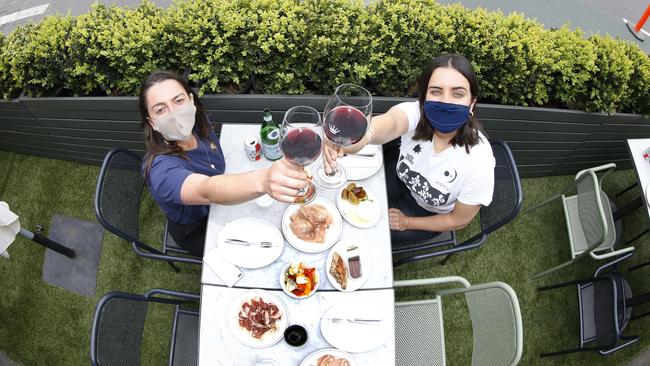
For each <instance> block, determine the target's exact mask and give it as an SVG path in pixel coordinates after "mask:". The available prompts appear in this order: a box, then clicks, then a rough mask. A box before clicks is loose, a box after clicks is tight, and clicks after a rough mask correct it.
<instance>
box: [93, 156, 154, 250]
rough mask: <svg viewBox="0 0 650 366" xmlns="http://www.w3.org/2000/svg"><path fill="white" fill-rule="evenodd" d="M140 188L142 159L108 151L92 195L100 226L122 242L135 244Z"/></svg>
mask: <svg viewBox="0 0 650 366" xmlns="http://www.w3.org/2000/svg"><path fill="white" fill-rule="evenodd" d="M143 187H144V178H143V177H142V158H141V157H140V156H138V155H137V154H136V153H134V152H132V151H130V150H128V149H124V148H114V149H112V150H111V151H109V152H108V154H106V157H105V158H104V163H103V164H102V168H101V170H100V172H99V178H98V179H97V190H96V191H95V215H96V216H97V220H98V221H99V223H100V224H101V225H102V226H103V227H104V228H105V229H106V230H108V231H110V232H112V233H113V234H115V235H117V236H119V237H121V238H122V239H124V240H127V241H129V242H134V241H137V240H138V235H139V231H138V223H139V213H140V199H141V196H142V189H143Z"/></svg>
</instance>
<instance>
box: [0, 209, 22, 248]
mask: <svg viewBox="0 0 650 366" xmlns="http://www.w3.org/2000/svg"><path fill="white" fill-rule="evenodd" d="M19 232H20V220H18V215H16V214H15V213H13V212H11V210H9V205H8V204H7V202H4V201H0V256H4V257H6V258H9V253H8V252H7V248H8V247H9V244H11V243H13V241H14V239H16V234H18V233H19Z"/></svg>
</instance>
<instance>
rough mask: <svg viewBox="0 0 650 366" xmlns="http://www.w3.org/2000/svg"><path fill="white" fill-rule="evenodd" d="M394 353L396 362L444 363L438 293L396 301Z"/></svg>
mask: <svg viewBox="0 0 650 366" xmlns="http://www.w3.org/2000/svg"><path fill="white" fill-rule="evenodd" d="M395 357H396V364H397V365H427V366H428V365H436V366H438V365H439V366H443V365H445V363H446V361H445V337H444V326H443V322H442V302H441V301H440V297H437V298H436V299H435V300H425V301H413V302H401V303H397V304H395Z"/></svg>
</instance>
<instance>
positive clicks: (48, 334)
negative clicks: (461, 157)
mask: <svg viewBox="0 0 650 366" xmlns="http://www.w3.org/2000/svg"><path fill="white" fill-rule="evenodd" d="M98 173H99V168H98V167H95V166H86V165H80V164H75V163H71V162H64V161H59V160H51V159H44V158H38V157H33V156H26V155H19V154H13V153H8V152H0V200H2V201H7V202H8V203H9V205H10V207H11V209H12V210H13V211H14V212H16V213H17V214H18V215H20V216H21V223H22V226H23V227H25V228H28V229H34V226H35V225H36V224H45V225H49V223H50V220H51V218H52V216H53V215H54V214H57V213H59V214H63V215H68V216H72V217H76V218H79V219H82V220H88V221H95V215H94V212H93V196H94V191H95V184H96V179H97V174H98ZM572 179H573V177H570V176H562V177H549V178H541V179H524V180H523V188H524V207H527V206H530V205H532V204H533V203H536V202H539V201H541V200H543V198H545V197H549V196H551V195H552V194H554V193H556V192H558V191H560V190H561V189H562V188H563V187H565V186H566V185H568V184H570V183H571V181H572ZM635 179H636V178H635V176H634V172H632V171H619V172H615V173H613V174H612V175H610V176H609V177H608V178H607V179H606V180H605V185H604V186H605V187H604V189H605V191H606V192H608V193H610V196H613V195H614V192H618V191H620V190H621V189H622V188H624V187H626V186H627V185H629V184H630V183H632V182H634V181H635ZM639 193H640V192H639V191H638V189H637V190H633V191H631V192H629V193H627V194H626V195H624V196H623V197H621V199H620V200H617V201H619V203H623V202H626V201H627V200H630V199H632V198H633V197H634V196H635V195H638V194H639ZM142 211H143V212H142V215H141V230H142V237H143V238H144V241H146V242H150V243H160V239H161V238H162V230H163V216H162V214H161V213H160V211H159V210H158V208H157V207H156V205H155V203H154V202H153V201H152V200H151V199H149V198H147V199H145V200H144V207H143V210H142ZM623 223H624V225H623V231H624V233H623V237H624V239H625V238H630V237H633V236H634V235H635V234H636V233H638V232H640V231H641V230H642V229H643V228H645V227H647V225H648V221H647V218H646V216H645V212H643V211H642V210H637V211H635V212H634V213H633V214H631V215H630V216H629V217H627V218H625V219H624V222H623ZM472 229H473V228H472V227H470V228H468V229H467V230H464V231H462V232H461V233H460V237H461V239H462V238H463V237H467V236H469V235H470V234H471V231H472ZM648 240H649V239H648V236H645V237H643V238H641V239H640V240H639V241H637V242H635V243H633V245H635V247H636V248H637V253H636V254H635V256H634V257H632V258H631V259H630V260H628V264H634V263H638V262H641V261H647V260H650V248H648V243H647V242H648ZM9 252H10V254H11V260H5V259H0V281H1V282H0V284H1V285H2V292H1V293H2V296H0V350H3V351H5V353H6V354H7V355H8V356H9V357H10V358H11V359H13V360H15V361H17V362H20V363H22V364H23V365H25V366H32V365H86V364H88V363H89V357H88V353H89V339H90V327H91V321H92V317H93V313H94V307H95V304H96V303H97V301H98V300H99V298H100V297H101V296H102V295H103V294H104V293H106V292H109V291H114V290H119V291H127V292H133V293H144V292H145V291H147V290H149V289H151V288H155V287H162V288H169V289H174V290H179V291H187V292H195V293H197V292H198V291H199V287H200V286H199V284H200V268H199V267H198V266H189V265H184V266H181V269H182V272H181V273H179V274H176V273H174V272H173V271H172V270H171V268H169V266H168V265H167V264H166V263H163V262H157V261H152V260H146V259H143V258H141V257H138V256H137V255H136V254H135V253H133V251H132V250H131V248H130V246H129V245H128V244H127V243H126V242H124V241H122V240H121V239H119V238H117V237H116V236H114V235H112V234H109V233H105V235H104V241H103V248H102V256H101V260H100V268H99V274H98V279H97V295H96V296H95V297H94V298H86V297H84V296H80V295H77V294H74V293H72V292H70V291H67V290H64V289H60V288H58V287H55V286H52V285H48V284H46V283H44V282H43V281H42V279H41V273H42V263H43V255H44V249H43V248H42V247H40V246H38V245H36V244H34V243H32V242H30V241H28V240H25V239H23V238H22V237H19V238H18V239H17V241H16V242H15V243H14V244H12V245H11V247H10V248H9ZM568 257H569V245H568V238H567V232H566V228H565V224H564V218H563V214H562V208H561V205H560V203H559V201H558V202H555V203H552V204H549V205H547V206H545V207H543V208H541V209H539V210H537V211H534V212H533V213H530V214H527V215H525V216H519V217H518V218H516V219H515V220H514V221H513V222H511V223H510V224H508V225H507V226H505V227H503V228H501V229H500V230H498V231H497V232H495V233H493V234H492V235H491V236H490V237H489V239H488V242H487V243H486V244H485V245H484V246H483V247H481V248H479V249H477V250H473V251H470V252H465V253H461V254H458V255H455V256H454V257H452V259H451V260H450V261H449V262H448V263H447V264H446V265H444V266H441V265H439V264H438V260H429V261H423V262H419V263H414V264H409V265H405V266H402V267H399V268H398V269H396V270H395V278H396V279H406V278H422V277H439V276H450V275H460V276H463V277H465V278H467V279H468V280H469V281H470V282H471V283H474V284H478V283H483V282H490V281H504V282H506V283H508V284H510V285H511V286H512V287H513V288H514V290H515V291H516V292H517V295H518V297H519V302H520V305H521V309H522V316H523V321H524V354H523V358H522V362H521V364H522V365H537V364H540V365H586V364H590V365H606V364H616V365H619V364H625V362H626V361H627V360H630V359H632V358H633V357H634V356H635V355H637V354H638V353H640V352H641V351H642V350H643V348H644V347H647V345H648V344H650V327H648V325H649V324H650V323H649V321H650V319H640V320H638V321H636V322H632V323H631V326H630V328H629V330H628V331H627V334H639V335H641V341H640V342H639V344H637V345H634V346H632V347H628V349H626V350H623V351H620V352H618V353H615V354H614V355H612V356H609V357H601V356H599V355H597V354H595V353H593V352H592V353H581V354H576V355H571V356H561V357H555V358H549V359H543V360H542V359H539V358H538V354H539V353H540V352H544V351H550V350H555V349H559V348H568V347H572V346H575V345H576V344H577V342H578V337H579V328H578V312H577V296H576V290H575V288H574V287H568V288H565V289H561V290H553V291H550V292H546V293H541V294H538V293H537V292H536V290H535V288H536V287H537V286H541V285H545V284H550V283H554V282H559V281H563V280H568V279H573V278H576V277H588V276H591V275H592V273H593V271H594V269H595V268H596V267H597V266H598V265H599V264H600V263H596V262H595V261H592V260H590V259H587V260H584V261H583V262H581V263H578V264H577V265H575V266H573V267H570V268H568V269H565V270H562V271H561V272H559V273H558V274H553V275H549V276H547V277H544V278H542V279H540V280H536V281H533V280H531V279H530V276H531V275H532V274H534V273H537V272H540V271H542V270H544V269H547V268H550V267H552V266H553V265H555V264H559V263H561V262H563V261H565V260H567V259H568ZM648 271H650V268H647V269H641V270H638V271H637V273H634V272H633V273H632V274H631V275H630V276H628V279H629V280H630V282H631V285H632V289H633V291H635V292H637V293H640V292H645V291H647V290H648V286H647V285H645V286H644V284H643V279H644V277H645V278H647V276H648ZM406 296H408V294H404V293H403V292H402V291H399V292H398V293H397V297H398V299H401V298H405V297H406ZM463 301H464V298H463V297H462V296H453V297H451V298H445V301H444V313H445V331H446V348H447V354H448V359H449V362H448V364H450V365H463V364H469V363H470V360H471V348H472V344H471V323H469V322H468V320H467V314H466V309H465V308H464V307H463ZM170 326H171V318H170V314H169V313H167V312H165V311H163V309H162V308H161V307H159V306H156V307H154V308H152V309H151V311H150V313H149V317H148V324H147V332H146V334H145V347H144V350H145V353H144V354H143V362H144V364H146V365H161V364H165V362H166V359H167V347H168V341H169V330H170ZM646 328H648V329H646Z"/></svg>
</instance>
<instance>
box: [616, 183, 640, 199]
mask: <svg viewBox="0 0 650 366" xmlns="http://www.w3.org/2000/svg"><path fill="white" fill-rule="evenodd" d="M638 185H639V183H634V184H632V185H630V186H628V187H627V188H625V189H624V190H622V191H620V192H618V193H616V197H619V196H622V195H623V194H625V193H626V192H628V191H629V190H630V189H632V188H634V187H636V186H638Z"/></svg>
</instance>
